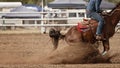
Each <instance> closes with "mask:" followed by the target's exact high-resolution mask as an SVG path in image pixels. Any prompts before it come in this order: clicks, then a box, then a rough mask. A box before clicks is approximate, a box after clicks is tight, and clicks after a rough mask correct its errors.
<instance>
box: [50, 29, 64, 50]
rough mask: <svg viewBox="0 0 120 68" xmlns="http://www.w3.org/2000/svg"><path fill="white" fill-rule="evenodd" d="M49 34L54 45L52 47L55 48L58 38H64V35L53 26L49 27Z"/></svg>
mask: <svg viewBox="0 0 120 68" xmlns="http://www.w3.org/2000/svg"><path fill="white" fill-rule="evenodd" d="M49 36H50V38H51V39H52V43H53V45H54V48H55V49H56V48H57V46H58V42H59V39H62V38H64V35H62V34H61V33H60V31H58V30H55V29H53V28H51V29H50V31H49Z"/></svg>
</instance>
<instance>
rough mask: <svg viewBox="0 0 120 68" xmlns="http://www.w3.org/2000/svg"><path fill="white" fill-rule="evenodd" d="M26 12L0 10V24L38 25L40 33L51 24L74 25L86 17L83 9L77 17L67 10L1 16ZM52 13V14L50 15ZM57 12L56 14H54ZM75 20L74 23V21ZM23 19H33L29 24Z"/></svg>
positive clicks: (4, 25)
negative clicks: (36, 16) (31, 16)
mask: <svg viewBox="0 0 120 68" xmlns="http://www.w3.org/2000/svg"><path fill="white" fill-rule="evenodd" d="M9 13H12V14H26V13H27V12H0V15H1V18H0V26H2V27H7V26H11V27H14V26H24V27H27V26H35V27H37V26H39V27H41V33H43V32H44V31H45V28H44V27H53V26H56V27H57V26H61V27H64V26H75V25H77V23H78V22H80V21H82V19H83V18H86V13H85V11H79V12H75V13H83V15H82V16H80V17H79V15H76V17H69V12H34V13H33V12H29V14H40V16H41V17H40V18H5V17H2V15H4V14H9ZM50 14H52V15H50ZM55 14H57V15H58V16H56V15H55ZM75 20H77V22H76V23H74V21H75ZM23 21H34V23H32V24H30V23H29V22H28V23H27V24H25V23H23ZM37 21H40V23H37ZM49 21H51V22H52V23H50V22H49ZM56 21H67V23H63V22H59V24H58V23H57V22H56ZM68 21H70V22H71V21H72V22H73V23H69V22H68ZM117 28H118V29H120V25H118V26H117Z"/></svg>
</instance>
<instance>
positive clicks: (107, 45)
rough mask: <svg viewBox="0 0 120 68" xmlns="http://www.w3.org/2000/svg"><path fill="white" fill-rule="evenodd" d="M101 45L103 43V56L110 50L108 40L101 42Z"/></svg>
mask: <svg viewBox="0 0 120 68" xmlns="http://www.w3.org/2000/svg"><path fill="white" fill-rule="evenodd" d="M102 43H103V47H104V50H103V53H102V55H105V54H106V53H107V52H108V51H109V49H110V47H109V39H107V40H103V41H102Z"/></svg>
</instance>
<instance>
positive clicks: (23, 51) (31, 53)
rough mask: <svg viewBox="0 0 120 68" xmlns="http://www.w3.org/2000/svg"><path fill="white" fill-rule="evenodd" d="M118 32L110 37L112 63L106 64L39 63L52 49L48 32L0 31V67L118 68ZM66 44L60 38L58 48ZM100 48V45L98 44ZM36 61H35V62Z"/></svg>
mask: <svg viewBox="0 0 120 68" xmlns="http://www.w3.org/2000/svg"><path fill="white" fill-rule="evenodd" d="M119 45H120V33H115V35H114V36H113V37H112V38H111V39H110V51H109V55H115V57H113V58H111V59H110V61H111V62H112V63H109V64H106V63H103V64H70V65H69V64H62V65H49V64H43V65H41V64H39V60H42V59H43V58H44V57H46V55H48V54H50V53H51V52H52V51H53V45H52V43H51V40H50V38H49V36H48V34H40V33H25V34H24V33H17V34H16V33H14V34H13V33H10V34H9V33H1V34H0V67H3V68H56V67H57V68H120V46H119ZM64 46H66V43H65V41H63V40H60V42H59V47H58V49H60V48H62V47H64ZM99 49H102V46H99ZM36 61H37V63H36Z"/></svg>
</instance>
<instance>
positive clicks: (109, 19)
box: [49, 3, 120, 54]
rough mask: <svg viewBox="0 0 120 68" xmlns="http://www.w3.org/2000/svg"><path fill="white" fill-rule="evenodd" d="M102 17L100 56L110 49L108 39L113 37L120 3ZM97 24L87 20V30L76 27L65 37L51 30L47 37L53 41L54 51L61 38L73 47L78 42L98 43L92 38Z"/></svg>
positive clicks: (119, 16)
mask: <svg viewBox="0 0 120 68" xmlns="http://www.w3.org/2000/svg"><path fill="white" fill-rule="evenodd" d="M102 16H103V18H104V21H105V24H104V27H103V30H102V36H103V37H104V39H101V40H100V41H101V42H102V44H103V48H104V49H103V52H102V54H106V53H107V52H108V51H109V49H110V46H109V45H110V44H109V39H110V38H111V37H112V36H113V35H114V33H115V27H116V25H117V24H118V22H119V20H120V3H118V4H117V5H116V7H115V8H113V9H112V10H111V11H110V12H108V13H107V14H105V15H102ZM97 24H98V21H96V20H94V19H91V20H88V25H87V26H88V27H87V28H79V29H78V27H77V26H73V27H71V28H70V29H69V30H68V32H67V33H66V34H65V35H62V34H61V32H60V31H57V30H55V29H51V30H50V31H49V36H50V37H51V38H52V39H53V43H54V44H53V45H54V47H55V49H56V48H57V46H58V42H59V39H61V38H63V37H64V39H65V41H66V42H67V43H68V44H69V45H73V44H74V43H78V42H82V43H90V44H95V43H96V42H97V41H98V40H96V39H95V36H94V35H95V33H96V28H97ZM83 29H85V30H83ZM79 30H80V31H79Z"/></svg>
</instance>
